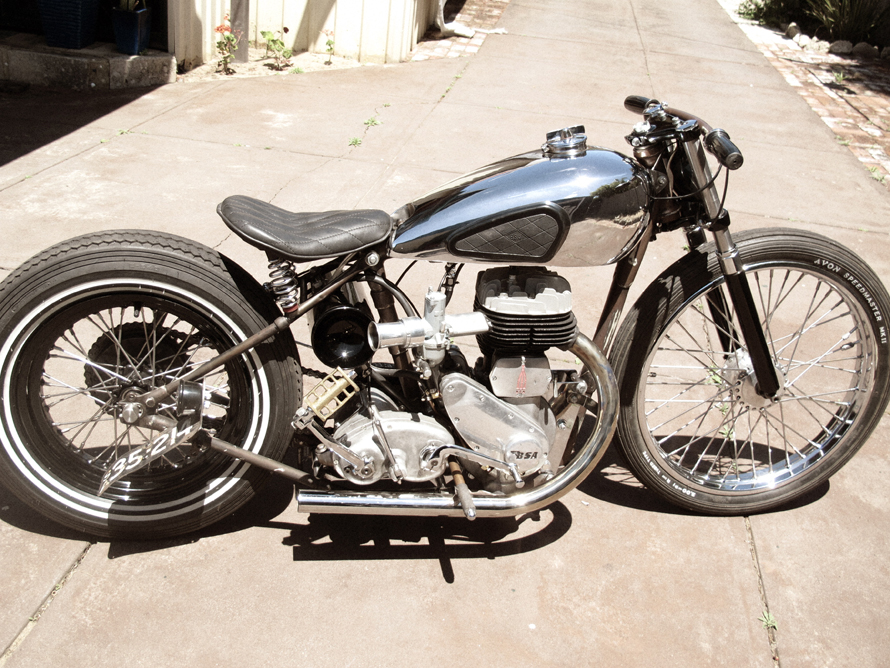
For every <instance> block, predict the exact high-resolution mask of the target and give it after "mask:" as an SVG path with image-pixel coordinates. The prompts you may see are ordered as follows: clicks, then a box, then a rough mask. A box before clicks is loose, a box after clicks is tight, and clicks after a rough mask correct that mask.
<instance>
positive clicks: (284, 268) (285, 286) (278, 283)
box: [266, 259, 300, 313]
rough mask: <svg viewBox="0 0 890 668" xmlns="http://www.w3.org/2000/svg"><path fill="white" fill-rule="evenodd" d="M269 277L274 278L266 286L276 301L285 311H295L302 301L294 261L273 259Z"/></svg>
mask: <svg viewBox="0 0 890 668" xmlns="http://www.w3.org/2000/svg"><path fill="white" fill-rule="evenodd" d="M269 277H270V278H271V279H272V280H271V281H270V282H269V283H266V287H267V289H269V290H271V291H272V294H273V295H274V296H275V301H276V302H278V305H279V306H280V307H281V309H282V310H283V311H284V312H285V313H287V312H288V311H293V310H294V309H295V308H296V307H297V306H298V305H299V303H300V302H299V299H298V296H297V280H296V274H295V273H294V265H293V263H292V262H291V261H290V260H283V259H277V260H272V261H271V262H270V263H269Z"/></svg>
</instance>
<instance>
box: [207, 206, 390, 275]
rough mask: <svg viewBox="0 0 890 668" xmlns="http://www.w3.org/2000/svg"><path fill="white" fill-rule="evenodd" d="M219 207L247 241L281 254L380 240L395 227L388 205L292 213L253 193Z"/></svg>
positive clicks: (314, 253) (322, 252) (339, 251)
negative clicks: (262, 199)
mask: <svg viewBox="0 0 890 668" xmlns="http://www.w3.org/2000/svg"><path fill="white" fill-rule="evenodd" d="M216 211H217V213H218V214H219V215H220V217H221V218H222V219H223V220H224V221H225V223H226V225H228V226H229V229H231V230H232V231H233V232H234V233H235V234H237V235H238V236H239V237H241V238H242V239H244V240H245V241H246V242H247V243H249V244H251V245H253V246H256V247H257V248H261V249H262V250H265V251H270V252H271V253H272V254H273V255H275V256H278V257H283V258H287V259H290V260H296V261H299V262H307V261H310V260H320V259H322V258H328V257H336V256H337V255H343V254H344V253H351V252H353V251H357V250H361V249H362V248H367V247H369V246H373V245H375V244H378V243H380V242H381V241H383V240H384V239H386V237H387V236H388V235H389V233H390V230H392V225H393V221H392V218H391V217H390V215H389V214H388V213H386V212H385V211H378V210H376V209H359V210H356V211H325V212H323V213H292V212H290V211H286V210H284V209H281V208H279V207H277V206H274V205H272V204H269V203H268V202H263V201H261V200H258V199H254V198H253V197H246V196H244V195H234V196H233V197H227V198H226V199H225V200H223V202H222V203H221V204H220V205H219V206H218V207H217V208H216Z"/></svg>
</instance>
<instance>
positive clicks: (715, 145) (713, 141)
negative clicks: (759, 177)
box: [624, 95, 745, 169]
mask: <svg viewBox="0 0 890 668" xmlns="http://www.w3.org/2000/svg"><path fill="white" fill-rule="evenodd" d="M651 106H660V107H661V109H662V111H664V113H665V114H668V115H669V116H674V117H676V118H679V119H681V120H684V121H696V122H697V123H698V124H699V126H700V127H701V129H702V133H703V134H704V135H705V147H706V148H707V149H708V151H709V152H710V153H711V154H713V156H714V157H715V158H717V162H719V163H720V164H721V165H723V166H724V167H726V168H727V169H738V168H739V167H741V166H742V163H743V162H744V161H745V159H744V157H743V156H742V152H741V151H740V150H739V148H738V146H736V145H735V144H733V143H732V141H731V140H730V138H729V134H728V133H727V132H726V130H721V129H720V128H716V129H714V128H712V127H711V126H710V125H709V124H708V123H706V122H705V121H704V120H703V119H701V118H699V117H698V116H693V115H692V114H690V113H687V112H685V111H681V110H679V109H674V108H673V107H665V106H662V105H661V102H659V101H658V100H655V99H652V98H648V97H644V96H642V95H629V96H628V97H626V98H625V100H624V108H625V109H627V110H628V111H632V112H634V113H637V114H644V113H646V110H647V109H648V108H649V107H651Z"/></svg>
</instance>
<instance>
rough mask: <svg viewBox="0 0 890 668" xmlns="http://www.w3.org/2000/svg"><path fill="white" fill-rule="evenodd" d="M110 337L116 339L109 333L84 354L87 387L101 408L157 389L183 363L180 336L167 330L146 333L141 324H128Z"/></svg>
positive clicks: (123, 408) (97, 340)
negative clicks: (129, 396) (86, 362)
mask: <svg viewBox="0 0 890 668" xmlns="http://www.w3.org/2000/svg"><path fill="white" fill-rule="evenodd" d="M113 334H115V335H116V337H117V338H116V339H115V338H112V336H111V335H110V334H108V333H106V334H105V335H103V336H100V337H99V338H98V339H96V341H95V342H94V343H93V345H92V346H91V347H90V349H89V352H88V353H87V359H88V360H89V362H90V363H89V364H86V365H84V381H85V382H86V387H87V388H88V389H89V392H90V394H91V395H92V396H93V397H95V398H96V399H97V400H98V401H101V402H102V403H103V404H112V405H113V404H117V403H118V402H120V401H127V400H128V399H127V395H130V394H132V395H133V396H136V395H138V394H140V393H141V391H146V390H149V389H151V388H152V387H155V386H157V385H158V384H159V381H164V380H165V379H164V375H165V374H169V375H170V377H171V378H172V377H173V376H175V375H177V373H178V371H179V369H180V368H181V367H182V366H183V365H184V364H185V362H186V355H185V354H184V353H183V350H184V346H183V345H182V344H183V342H184V340H185V335H184V334H183V333H182V332H178V331H176V330H172V329H166V328H157V329H154V330H151V331H150V332H147V330H146V326H145V325H144V324H143V323H139V322H131V323H127V324H125V325H123V326H121V327H119V328H117V330H116V331H114V332H113ZM149 336H150V337H151V339H152V340H149ZM152 348H153V350H152ZM133 388H137V389H139V390H140V392H133ZM124 410H126V406H124V407H122V412H123V411H124ZM130 412H132V411H130ZM121 417H122V418H123V415H122V416H121ZM139 417H141V416H136V417H135V419H138V418H139ZM128 424H132V423H128Z"/></svg>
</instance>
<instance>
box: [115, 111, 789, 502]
mask: <svg viewBox="0 0 890 668" xmlns="http://www.w3.org/2000/svg"><path fill="white" fill-rule="evenodd" d="M672 111H673V110H672ZM695 120H696V121H698V120H699V119H695ZM702 125H703V126H704V127H707V126H706V124H704V123H703V122H702ZM686 134H687V135H688V134H689V128H686ZM678 144H679V142H678ZM669 150H671V151H678V150H680V146H678V145H676V144H675V145H672V146H671V147H670V149H669ZM682 154H683V156H684V157H685V158H686V164H687V165H688V166H689V168H690V170H689V171H690V172H691V181H692V185H693V187H694V189H693V195H694V197H695V199H696V200H697V201H698V203H699V206H698V207H696V213H695V215H693V216H691V217H690V216H686V217H684V218H683V219H682V220H681V221H680V224H677V223H676V222H675V221H676V213H677V210H676V207H675V206H671V205H670V204H669V203H668V201H669V200H670V198H655V199H653V204H652V206H651V209H650V217H649V223H648V225H647V227H646V229H645V230H644V232H643V234H642V235H641V236H640V239H639V241H638V242H637V244H636V245H635V246H634V247H633V248H632V249H631V251H630V252H629V253H627V254H626V255H625V256H624V257H622V258H621V259H619V260H618V261H617V263H616V267H615V270H614V272H613V275H612V281H611V285H610V288H609V292H608V294H607V296H606V301H605V304H604V307H603V311H602V313H601V315H600V319H599V322H598V324H597V327H596V331H595V334H594V337H593V339H592V340H590V339H588V338H587V337H586V336H585V335H584V334H581V333H579V334H578V337H577V339H576V341H575V342H574V343H573V344H572V346H571V347H570V348H569V350H570V351H571V352H572V353H573V354H575V355H576V356H577V357H578V358H579V359H580V360H582V362H583V363H584V366H585V373H584V375H585V380H587V381H589V383H592V385H593V386H594V387H596V390H597V393H598V398H599V406H598V408H599V412H598V417H597V425H596V427H595V428H594V432H593V433H592V434H591V435H590V437H589V438H588V440H587V442H586V444H585V445H584V446H583V447H582V448H580V449H579V450H578V451H577V452H576V453H575V456H574V457H573V458H572V460H571V461H570V462H569V463H568V464H567V466H565V467H564V468H563V469H561V470H560V471H559V472H558V473H557V474H556V475H554V476H552V477H550V479H549V480H546V481H545V482H544V483H543V484H541V485H538V486H534V487H532V488H531V489H529V490H527V491H523V492H520V493H514V494H510V495H506V496H497V497H487V496H482V497H478V498H477V497H474V499H473V500H474V502H475V503H476V509H475V510H474V513H473V516H474V517H475V516H476V515H477V514H478V516H504V515H515V514H517V513H518V512H529V511H532V510H535V509H538V508H541V507H543V506H545V505H548V504H550V503H552V502H553V501H555V500H556V499H558V498H559V497H561V496H562V495H564V494H565V493H567V492H568V491H570V490H571V489H573V488H574V487H575V486H576V485H577V484H578V483H579V482H580V481H581V480H583V479H584V478H585V477H586V476H587V474H588V473H589V472H590V471H591V470H592V469H593V467H594V466H595V465H596V463H597V462H598V461H599V459H600V457H601V456H602V454H603V453H604V451H605V448H604V446H606V445H607V444H608V442H609V441H610V440H611V438H612V435H613V433H614V430H615V425H616V423H617V412H618V398H617V382H616V379H615V378H614V375H613V374H612V370H611V367H610V366H609V364H608V360H607V357H606V353H607V352H608V350H609V349H610V347H611V344H612V341H613V339H614V336H615V333H616V331H617V328H618V325H619V323H620V320H621V315H622V311H623V308H624V305H625V303H626V300H627V296H628V293H629V291H630V288H631V287H632V285H633V283H634V280H635V279H636V277H637V274H638V271H639V267H640V264H641V263H642V260H643V258H644V257H645V254H646V251H647V249H648V246H649V243H650V242H651V241H652V240H654V239H655V237H656V234H657V233H658V232H661V231H672V230H675V229H679V228H680V227H683V228H684V229H685V232H686V237H687V240H688V241H689V248H690V251H695V250H697V249H698V248H700V247H701V246H702V245H703V244H704V243H705V234H704V232H705V231H708V232H710V233H711V234H712V236H713V238H714V242H715V245H716V247H717V256H718V259H719V262H720V267H721V270H722V273H723V275H724V278H725V282H726V285H727V290H728V292H729V296H730V301H731V303H732V306H733V308H734V310H735V314H736V317H737V319H738V321H739V329H740V330H741V334H742V336H741V340H742V341H743V342H744V344H745V345H746V346H747V348H748V352H749V355H750V357H751V361H752V366H753V367H754V372H755V374H756V377H757V379H758V383H757V391H758V393H760V394H761V395H762V396H765V397H772V396H775V394H776V392H777V391H778V389H779V383H778V379H777V377H776V373H775V367H774V366H773V362H772V357H771V355H770V353H769V349H768V345H767V343H766V339H765V336H764V333H763V329H762V327H761V325H760V322H759V320H758V319H757V316H756V313H757V311H756V305H755V304H754V299H753V295H752V294H751V290H750V287H749V285H748V282H747V277H746V276H745V270H744V266H743V265H742V264H741V261H740V259H739V257H738V251H737V249H736V247H735V244H734V243H733V241H732V237H731V236H730V234H729V214H728V213H727V212H726V211H725V210H724V209H723V208H722V201H721V200H720V198H719V195H718V193H717V189H716V187H715V185H714V178H712V176H711V172H710V169H709V166H708V163H707V160H706V158H705V155H704V148H703V145H702V140H701V131H700V130H696V131H695V132H694V133H693V138H692V139H687V140H685V141H683V142H682ZM635 157H637V158H638V160H640V162H641V163H643V164H644V165H646V166H647V167H649V168H650V172H652V179H653V182H656V181H657V179H658V178H659V174H661V175H663V176H667V177H668V178H669V179H670V178H672V176H673V175H670V174H663V172H662V173H659V172H657V170H656V169H655V165H656V164H657V163H658V157H657V156H656V157H655V158H654V159H653V158H652V157H651V156H647V155H643V154H642V152H641V154H640V155H637V152H636V151H635ZM647 163H648V164H647ZM666 169H669V168H666ZM681 197H682V196H681ZM686 197H689V196H688V195H687V196H686ZM381 251H382V253H381ZM385 255H386V249H383V248H381V249H371V250H370V251H363V253H362V254H353V255H351V256H349V257H347V258H345V259H343V260H342V261H340V262H339V263H338V264H337V267H336V269H335V270H334V271H333V272H331V274H332V275H331V277H330V278H329V279H328V280H329V282H327V283H326V284H323V285H322V286H321V287H319V288H318V289H316V290H314V291H313V293H312V294H311V295H308V296H307V295H304V294H301V297H304V300H303V301H301V302H300V303H299V305H298V306H296V307H294V308H293V309H292V310H290V311H289V312H287V313H285V314H284V315H282V316H280V317H278V318H276V319H275V320H274V321H273V322H271V323H270V324H269V325H268V326H267V327H265V328H263V329H262V330H260V331H258V332H256V333H255V334H253V335H252V336H250V337H248V338H247V339H245V340H244V341H243V342H242V343H240V344H238V345H236V346H233V347H232V348H230V349H228V350H226V351H225V352H223V353H221V354H220V355H218V356H217V357H215V358H213V359H211V360H209V361H207V362H205V363H204V364H202V365H201V366H200V367H198V368H197V369H194V370H193V371H191V372H190V373H188V374H186V375H185V376H183V377H182V378H178V379H176V380H174V381H171V382H170V383H168V384H166V385H164V386H163V387H160V388H156V389H154V390H151V391H149V392H146V393H144V394H142V395H140V396H138V397H136V398H135V399H134V400H133V403H134V404H142V405H143V406H144V407H145V408H148V409H152V408H154V407H155V406H157V405H160V403H161V402H162V401H163V400H164V399H166V398H168V397H169V396H171V395H172V394H173V393H174V392H176V391H177V389H178V388H179V386H180V384H181V383H183V382H189V381H194V380H197V379H199V378H201V377H203V376H204V375H206V374H208V373H210V372H211V371H214V370H215V369H218V368H219V367H221V366H223V365H224V364H226V363H227V362H229V361H231V360H233V359H235V358H237V357H239V356H240V355H242V354H243V353H245V352H247V351H249V350H250V349H252V348H253V347H255V346H257V345H259V344H260V343H262V342H263V341H265V340H267V339H269V338H271V337H273V336H275V335H276V334H278V333H280V332H282V331H284V330H285V329H288V328H289V327H290V325H291V324H292V323H293V322H295V321H296V320H298V319H299V318H300V317H302V316H304V315H305V314H307V313H308V312H310V311H311V310H312V309H313V308H315V307H316V306H318V305H319V304H320V303H321V302H322V301H323V300H324V299H326V298H327V297H329V296H331V295H332V294H334V293H335V292H337V291H338V290H339V289H340V288H342V287H343V286H345V285H346V284H347V283H349V282H351V281H365V282H368V283H369V286H370V291H371V296H372V299H373V302H374V306H375V308H376V309H377V311H378V315H379V317H380V319H381V322H394V321H396V320H397V314H396V310H395V302H396V301H398V302H399V303H400V305H401V306H402V308H403V309H404V310H405V311H406V313H408V314H409V315H416V309H415V308H414V307H413V305H412V304H411V302H410V300H409V299H408V298H407V296H406V295H405V294H404V293H403V292H402V291H401V290H399V288H398V287H397V286H396V285H394V284H392V283H391V282H390V281H388V280H387V279H386V277H385V273H384V270H383V261H382V259H381V258H382V257H385ZM350 263H351V264H350ZM326 266H327V265H326ZM318 273H325V272H324V271H321V270H320V269H319V268H314V269H310V270H308V271H307V272H304V274H302V275H301V276H300V277H299V280H300V285H301V286H303V291H304V292H305V291H306V288H307V286H309V285H311V280H307V278H311V277H312V276H315V275H318ZM443 283H444V281H443ZM713 300H714V301H710V300H709V307H710V308H711V311H712V315H713V316H714V318H715V321H716V322H718V323H725V324H726V328H725V331H724V332H723V333H722V335H721V339H722V341H721V342H722V345H723V347H724V350H725V351H726V353H727V354H731V353H732V352H733V351H734V348H735V347H736V344H735V343H734V342H735V341H736V340H738V339H739V337H737V336H736V335H735V332H734V330H733V326H732V325H731V323H730V322H729V320H728V319H727V316H729V319H731V315H730V314H729V311H728V310H727V308H726V307H727V304H726V303H725V300H724V298H723V296H722V294H720V293H718V296H716V297H714V298H713ZM718 329H723V328H718ZM390 353H391V355H392V357H393V360H394V362H395V365H396V368H397V369H399V370H403V371H407V370H409V369H411V368H412V365H411V362H410V360H409V359H408V356H407V351H406V350H404V349H402V348H390ZM403 389H404V390H405V393H406V395H409V388H408V386H407V384H405V385H403ZM582 411H583V406H582ZM143 412H144V411H143ZM582 420H583V414H582V415H581V416H580V418H579V420H578V421H577V422H576V426H575V429H574V430H573V433H572V436H571V437H570V444H569V445H570V447H571V446H573V445H574V444H573V443H572V441H574V440H575V437H576V436H577V431H578V425H580V423H581V421H582ZM168 421H169V418H162V417H161V416H157V415H150V414H149V415H146V416H145V418H143V419H142V420H141V421H140V422H141V423H142V426H145V427H147V428H150V429H163V428H167V427H169V425H168V424H167V422H168ZM208 444H209V447H211V448H212V449H214V450H216V451H218V452H222V453H224V454H226V455H228V456H231V457H235V458H237V459H240V460H243V461H246V462H249V463H250V464H252V465H255V466H259V467H261V468H264V469H267V470H270V471H272V472H274V473H277V474H279V475H283V476H285V477H287V478H289V479H292V480H294V481H295V482H298V483H300V484H302V485H304V486H307V487H310V488H312V487H317V481H316V480H315V479H314V478H313V477H312V476H311V475H310V474H308V473H306V472H304V471H300V470H299V469H295V468H293V467H289V466H286V465H284V464H282V463H281V462H278V461H276V460H273V459H271V458H268V457H264V456H262V455H257V454H255V453H252V452H249V451H247V450H244V449H243V448H239V447H237V446H235V445H233V444H231V443H227V442H225V441H221V440H219V439H216V438H211V439H208ZM298 503H299V505H300V510H301V511H304V512H335V513H336V512H340V513H358V514H361V513H373V514H436V515H460V514H462V513H466V508H463V509H462V507H461V503H460V502H458V501H456V500H455V497H454V495H453V494H451V493H448V492H445V491H442V492H439V493H432V494H430V493H423V494H420V493H417V494H413V493H404V492H400V493H393V494H386V493H382V494H381V493H380V492H373V493H372V492H349V493H344V492H330V491H322V490H315V491H312V490H309V491H302V492H300V493H299V494H298ZM467 515H468V516H469V513H467Z"/></svg>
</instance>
